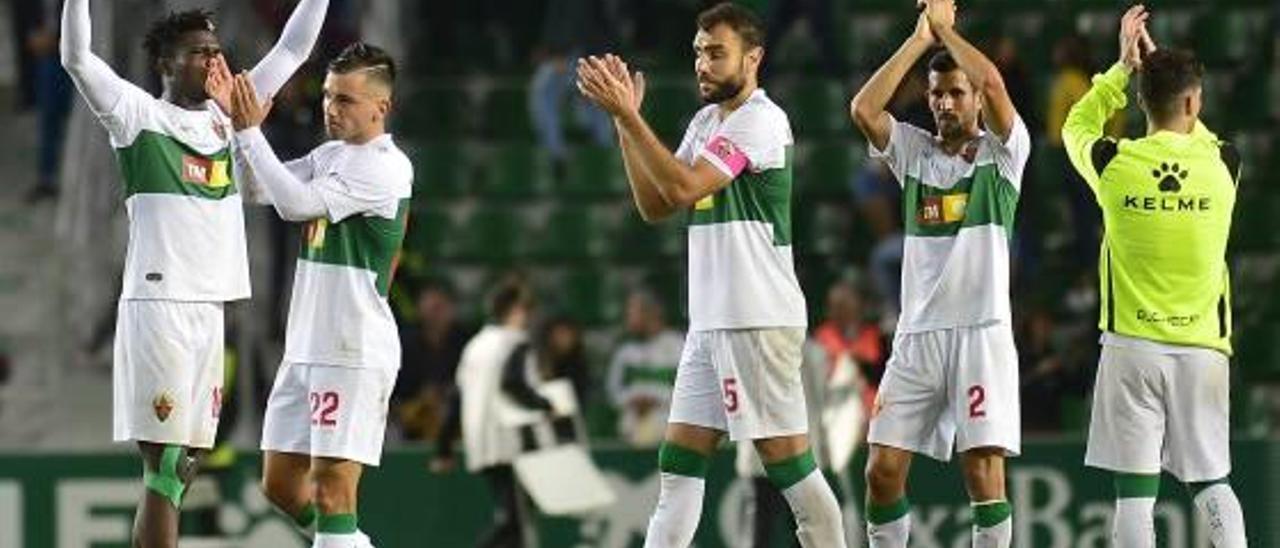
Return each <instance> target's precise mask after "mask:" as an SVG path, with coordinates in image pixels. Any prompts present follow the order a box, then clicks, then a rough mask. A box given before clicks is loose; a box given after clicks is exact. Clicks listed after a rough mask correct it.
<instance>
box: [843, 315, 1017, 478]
mask: <svg viewBox="0 0 1280 548" xmlns="http://www.w3.org/2000/svg"><path fill="white" fill-rule="evenodd" d="M867 441H868V442H870V443H875V444H879V445H887V446H890V447H896V448H898V449H904V450H907V451H911V452H914V453H919V454H921V455H925V456H927V457H931V458H934V459H937V460H939V461H943V462H946V461H949V460H951V453H952V449H953V444H954V449H955V450H956V451H959V452H965V451H968V450H970V449H974V448H978V447H999V448H1001V449H1004V450H1005V454H1006V455H1008V456H1013V455H1017V454H1018V453H1019V452H1020V451H1021V447H1022V416H1021V407H1020V406H1019V402H1018V351H1017V348H1015V347H1014V344H1013V330H1012V329H1011V328H1010V327H1009V324H1006V323H996V324H990V325H985V326H972V327H957V328H952V329H940V330H936V331H925V332H920V333H905V334H904V333H899V334H898V335H897V336H895V337H894V339H893V355H892V356H891V357H890V358H889V363H888V365H886V366H885V374H884V379H882V380H881V382H880V389H879V392H878V393H877V394H876V402H875V405H874V406H873V408H872V410H871V428H870V431H869V432H868V433H867Z"/></svg>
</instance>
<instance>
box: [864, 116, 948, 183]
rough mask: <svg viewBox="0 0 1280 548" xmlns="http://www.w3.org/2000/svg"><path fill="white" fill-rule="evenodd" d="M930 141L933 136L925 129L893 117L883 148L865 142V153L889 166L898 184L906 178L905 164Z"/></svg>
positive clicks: (918, 153)
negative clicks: (891, 126)
mask: <svg viewBox="0 0 1280 548" xmlns="http://www.w3.org/2000/svg"><path fill="white" fill-rule="evenodd" d="M932 143H933V136H932V135H929V133H928V132H926V131H925V130H923V129H920V128H918V127H915V126H913V125H911V124H908V123H906V122H899V121H897V120H896V119H895V120H893V128H892V129H891V130H890V131H889V144H887V145H885V147H884V150H878V149H876V146H875V145H874V144H872V143H867V153H868V155H869V156H870V157H872V158H879V159H880V160H882V161H883V162H884V163H885V165H887V166H889V171H892V172H893V176H894V178H896V179H897V180H898V185H902V184H904V183H903V182H904V181H906V180H907V178H906V177H907V166H908V164H909V162H910V161H911V158H918V157H919V156H920V155H921V154H923V153H924V151H925V150H926V149H927V148H928V147H929V146H931V144H932Z"/></svg>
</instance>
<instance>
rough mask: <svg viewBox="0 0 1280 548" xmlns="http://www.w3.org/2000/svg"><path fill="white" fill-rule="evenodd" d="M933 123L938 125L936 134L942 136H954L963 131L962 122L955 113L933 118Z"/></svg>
mask: <svg viewBox="0 0 1280 548" xmlns="http://www.w3.org/2000/svg"><path fill="white" fill-rule="evenodd" d="M934 123H935V124H936V125H937V126H938V135H941V136H942V137H944V138H945V137H955V136H957V135H960V134H962V133H964V124H963V123H961V122H960V117H959V116H955V115H943V116H938V117H936V118H934Z"/></svg>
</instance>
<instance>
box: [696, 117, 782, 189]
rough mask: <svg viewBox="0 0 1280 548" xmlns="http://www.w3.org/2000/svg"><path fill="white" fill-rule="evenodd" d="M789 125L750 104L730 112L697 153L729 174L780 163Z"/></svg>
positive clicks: (778, 165) (777, 165)
mask: <svg viewBox="0 0 1280 548" xmlns="http://www.w3.org/2000/svg"><path fill="white" fill-rule="evenodd" d="M790 144H791V128H790V127H789V125H788V124H787V121H786V118H785V117H783V116H779V115H778V114H777V113H775V112H773V111H771V110H768V109H765V108H761V107H756V106H752V105H747V106H744V107H743V108H742V109H741V110H739V111H738V112H735V113H733V115H731V116H729V118H728V119H727V120H725V121H724V124H723V125H721V126H720V128H719V130H717V131H716V134H715V135H714V136H712V137H711V139H710V140H709V141H707V144H706V145H705V146H703V148H702V150H700V151H698V156H699V157H700V158H703V159H705V160H707V161H708V162H710V163H711V165H713V166H715V167H716V168H717V169H719V170H720V171H721V172H722V173H724V174H725V175H728V176H729V177H731V178H732V177H737V176H738V174H739V173H742V172H743V171H746V170H750V171H753V172H759V171H763V170H766V169H774V168H779V167H783V166H784V165H785V164H786V160H787V158H786V154H787V146H788V145H790Z"/></svg>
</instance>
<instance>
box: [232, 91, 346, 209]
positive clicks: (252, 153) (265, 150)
mask: <svg viewBox="0 0 1280 548" xmlns="http://www.w3.org/2000/svg"><path fill="white" fill-rule="evenodd" d="M256 95H257V94H256V93H255V92H254V90H253V86H252V85H251V84H250V83H249V79H248V78H246V77H245V76H244V75H241V76H237V77H236V79H235V89H234V90H233V91H232V93H231V105H232V108H231V124H232V127H234V128H235V130H236V137H235V154H236V157H237V158H238V159H239V161H240V165H241V166H242V168H243V171H244V176H245V177H248V178H252V180H253V182H254V184H255V186H257V187H260V188H261V191H262V193H263V194H265V195H266V198H267V201H269V202H270V203H271V205H273V206H275V208H276V212H277V213H279V214H280V217H281V218H282V219H284V220H286V221H306V220H310V219H317V218H320V217H324V216H326V215H327V214H328V208H327V206H326V204H325V202H324V198H323V197H322V196H321V195H320V192H319V191H318V190H317V189H316V188H315V186H314V185H310V184H307V181H303V180H302V179H299V178H298V177H297V176H295V175H294V173H292V172H291V171H290V170H289V168H288V167H286V166H285V164H284V163H283V162H281V161H280V158H279V157H277V156H276V153H275V151H274V150H272V149H271V143H268V142H267V138H266V137H265V136H264V135H263V134H262V130H261V129H260V128H259V126H260V125H261V124H262V120H263V119H264V118H266V116H267V109H268V107H266V106H263V105H262V104H261V103H259V102H258V100H257V97H256Z"/></svg>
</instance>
